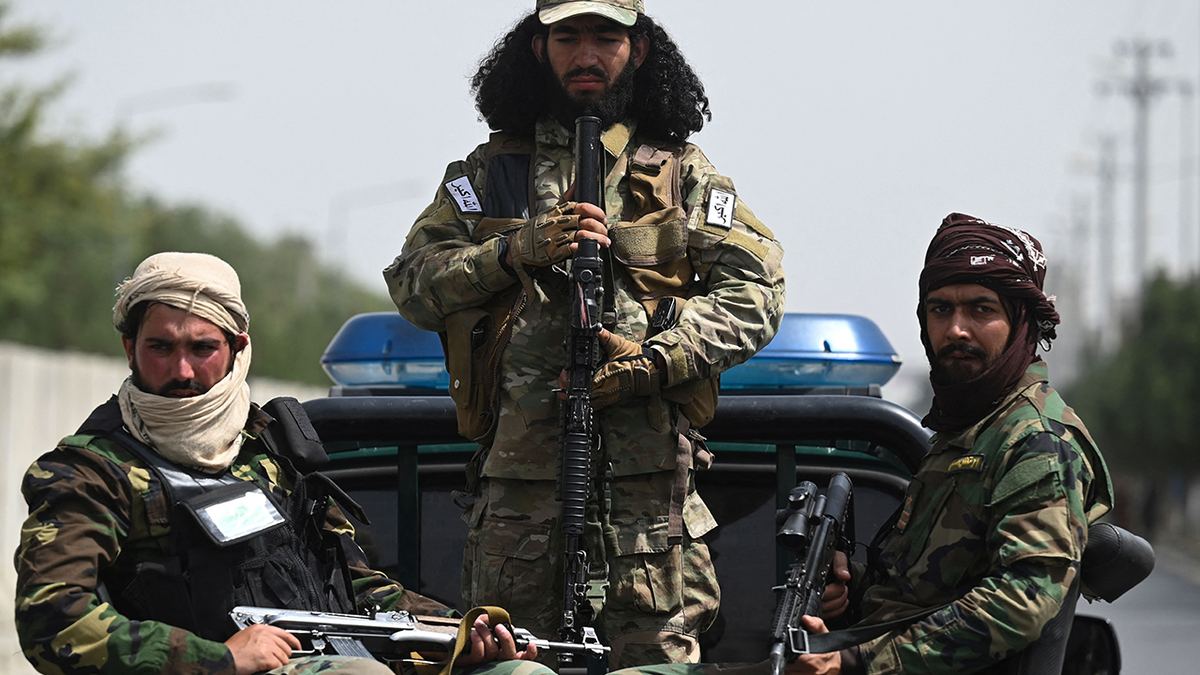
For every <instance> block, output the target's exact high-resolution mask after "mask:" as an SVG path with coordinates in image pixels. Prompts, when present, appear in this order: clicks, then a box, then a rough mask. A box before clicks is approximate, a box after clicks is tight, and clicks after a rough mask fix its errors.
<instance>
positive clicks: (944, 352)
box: [937, 344, 987, 359]
mask: <svg viewBox="0 0 1200 675" xmlns="http://www.w3.org/2000/svg"><path fill="white" fill-rule="evenodd" d="M958 353H962V354H967V355H969V356H974V357H975V358H977V359H986V358H987V352H985V351H983V350H982V349H980V348H979V347H976V346H974V345H964V344H949V345H946V346H945V347H942V348H941V349H940V350H939V351H938V353H937V357H938V358H939V359H944V358H946V357H948V356H950V355H951V354H958Z"/></svg>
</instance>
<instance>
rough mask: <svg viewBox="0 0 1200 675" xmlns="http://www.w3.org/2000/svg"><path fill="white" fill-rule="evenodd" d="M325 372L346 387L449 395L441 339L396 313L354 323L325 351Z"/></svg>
mask: <svg viewBox="0 0 1200 675" xmlns="http://www.w3.org/2000/svg"><path fill="white" fill-rule="evenodd" d="M321 367H322V368H324V369H325V374H326V375H328V376H329V379H331V380H333V382H334V384H337V385H338V386H341V387H373V386H387V387H401V388H405V389H409V388H411V389H441V390H443V391H446V390H448V387H449V385H450V375H449V374H448V373H447V372H446V361H445V357H444V356H443V355H442V342H441V340H440V339H439V338H438V334H437V333H431V332H429V331H426V330H421V329H420V328H417V327H416V326H414V325H412V324H411V323H409V322H408V321H407V320H406V319H404V317H402V316H400V315H399V314H396V313H395V312H374V313H371V314H358V315H355V316H352V317H350V319H349V320H347V321H346V323H344V324H342V328H341V329H340V330H339V331H338V332H337V335H334V336H333V340H331V341H330V342H329V346H328V347H326V348H325V353H324V354H322V355H321Z"/></svg>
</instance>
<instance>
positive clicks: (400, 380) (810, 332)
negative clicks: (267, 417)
mask: <svg viewBox="0 0 1200 675" xmlns="http://www.w3.org/2000/svg"><path fill="white" fill-rule="evenodd" d="M321 367H322V368H324V369H325V372H326V374H328V375H329V377H330V379H332V380H333V381H334V383H335V384H336V385H337V386H338V387H343V388H359V387H362V388H370V389H380V390H382V389H392V390H410V391H404V392H403V393H420V392H422V391H429V390H438V391H442V392H444V391H447V390H448V386H449V383H450V376H449V374H448V373H447V372H446V367H445V361H444V357H443V355H442V345H441V340H440V339H439V338H438V335H437V333H431V332H429V331H424V330H421V329H419V328H417V327H416V326H413V325H412V324H411V323H409V322H408V321H406V320H405V319H404V318H403V317H401V316H400V315H399V314H396V313H393V312H377V313H372V314H359V315H357V316H354V317H351V318H350V319H349V320H348V321H347V322H346V323H345V324H344V325H343V326H342V328H341V330H339V331H338V333H337V335H335V336H334V337H333V340H332V341H331V342H330V343H329V347H327V348H326V349H325V354H324V355H322V356H321ZM899 368H900V357H899V356H898V355H897V354H896V351H895V350H894V349H892V345H891V343H889V342H888V340H887V338H886V337H884V335H883V331H881V330H879V327H878V326H876V325H875V323H874V322H873V321H871V320H870V319H867V318H866V317H861V316H853V315H849V314H794V313H793V314H786V315H784V317H783V324H782V325H781V326H780V328H779V333H778V334H777V335H776V336H775V339H774V340H773V341H772V342H771V344H769V345H767V346H766V348H764V349H763V350H762V351H760V352H759V353H758V354H756V355H755V356H754V357H753V358H751V359H750V360H749V361H747V362H746V363H743V364H741V365H739V366H735V367H733V368H730V369H729V370H728V371H726V372H725V373H724V374H722V375H721V388H722V389H730V390H758V391H761V390H780V391H781V392H783V391H787V390H804V389H811V388H813V387H831V386H832V387H862V386H870V385H883V384H885V383H886V382H887V381H888V380H890V379H891V378H892V376H893V375H895V373H896V371H897V370H898V369H899Z"/></svg>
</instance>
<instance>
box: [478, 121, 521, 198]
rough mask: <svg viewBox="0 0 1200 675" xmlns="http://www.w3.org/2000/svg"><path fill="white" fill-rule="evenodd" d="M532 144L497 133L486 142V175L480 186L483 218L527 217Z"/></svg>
mask: <svg viewBox="0 0 1200 675" xmlns="http://www.w3.org/2000/svg"><path fill="white" fill-rule="evenodd" d="M533 150H534V143H533V140H532V139H530V138H523V137H519V136H513V135H512V134H506V133H502V132H497V133H494V134H492V136H491V139H490V140H489V141H488V149H487V157H488V159H487V171H486V172H485V173H484V176H483V180H482V181H480V182H481V185H477V186H475V187H476V188H477V189H478V190H479V191H480V192H482V193H483V215H485V216H487V217H489V218H520V219H527V218H529V217H530V214H531V208H530V204H531V203H532V199H531V194H530V192H531V188H530V183H531V180H530V179H531V177H532V174H531V169H532V165H533V162H532V157H533Z"/></svg>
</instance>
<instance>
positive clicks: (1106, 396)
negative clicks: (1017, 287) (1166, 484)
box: [1064, 275, 1200, 475]
mask: <svg viewBox="0 0 1200 675" xmlns="http://www.w3.org/2000/svg"><path fill="white" fill-rule="evenodd" d="M1089 361H1090V362H1092V363H1095V365H1094V366H1092V367H1091V368H1090V369H1089V370H1088V372H1087V373H1086V374H1085V375H1084V376H1083V377H1081V378H1080V379H1079V380H1078V381H1077V382H1075V383H1074V385H1073V386H1072V387H1071V389H1070V391H1068V392H1066V393H1065V394H1064V396H1065V397H1066V398H1067V400H1068V401H1071V403H1072V404H1073V405H1074V407H1075V409H1076V410H1077V411H1078V412H1079V414H1080V416H1081V417H1082V418H1083V419H1085V420H1087V423H1088V427H1089V429H1090V430H1091V432H1092V433H1093V434H1094V435H1095V437H1096V441H1097V443H1099V445H1100V447H1101V448H1102V449H1103V450H1104V455H1105V457H1106V458H1107V459H1108V460H1109V462H1110V463H1111V464H1113V465H1114V466H1116V467H1121V468H1124V469H1128V470H1132V471H1134V472H1136V473H1141V474H1143V475H1166V474H1169V473H1178V472H1184V473H1194V472H1196V471H1198V470H1200V436H1197V434H1196V430H1195V421H1196V420H1197V419H1200V279H1192V280H1188V281H1183V282H1172V281H1170V280H1169V279H1167V278H1166V277H1165V276H1161V275H1160V276H1159V277H1157V278H1155V279H1154V280H1153V281H1151V282H1150V283H1149V284H1147V285H1146V287H1145V289H1144V293H1143V299H1142V304H1141V307H1140V308H1139V311H1138V312H1137V314H1136V316H1135V318H1134V320H1133V321H1132V322H1131V323H1130V325H1128V326H1126V327H1125V331H1124V339H1123V341H1122V343H1121V345H1120V347H1119V348H1118V349H1117V351H1116V352H1114V353H1113V354H1112V355H1110V356H1108V357H1105V358H1100V359H1091V360H1089Z"/></svg>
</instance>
